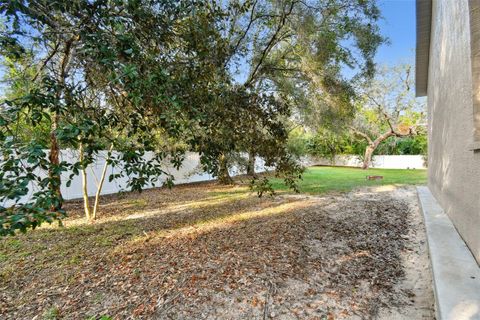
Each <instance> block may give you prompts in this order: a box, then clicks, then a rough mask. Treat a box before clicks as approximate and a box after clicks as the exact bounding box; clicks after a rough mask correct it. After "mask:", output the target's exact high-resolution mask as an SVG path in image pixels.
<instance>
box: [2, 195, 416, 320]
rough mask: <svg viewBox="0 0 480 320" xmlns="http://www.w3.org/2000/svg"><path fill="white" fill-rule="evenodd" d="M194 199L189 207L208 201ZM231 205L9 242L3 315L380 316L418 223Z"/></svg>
mask: <svg viewBox="0 0 480 320" xmlns="http://www.w3.org/2000/svg"><path fill="white" fill-rule="evenodd" d="M187 191H188V190H187ZM191 191H192V192H195V189H193V190H191ZM196 193H197V195H199V194H201V192H200V191H198V190H197V192H196ZM187 194H188V195H186V196H185V198H181V196H179V195H181V193H178V194H177V195H176V196H177V199H176V202H177V204H178V203H183V202H189V201H193V202H194V201H197V199H195V197H194V196H193V195H191V193H190V192H187ZM151 195H152V194H147V195H146V197H150V196H151ZM201 196H202V195H201ZM216 196H217V195H214V196H213V197H216ZM227 198H228V197H227ZM217 200H218V199H217ZM230 200H231V199H230ZM230 200H229V199H227V200H226V201H224V202H222V201H219V202H217V203H215V204H214V205H207V206H194V205H192V206H189V207H187V208H186V209H182V210H172V211H169V212H163V213H161V214H153V215H149V216H146V217H140V216H141V212H139V214H140V215H139V216H138V217H136V218H133V219H127V220H125V219H123V220H122V219H120V220H117V221H105V222H100V223H97V224H94V225H81V226H73V227H67V228H61V229H42V230H37V231H35V232H32V233H30V234H27V235H24V236H20V237H18V238H16V239H14V240H15V241H17V247H16V248H14V247H12V243H9V244H8V243H7V242H8V241H10V242H11V241H12V239H10V240H8V239H7V240H3V242H4V243H3V244H2V247H1V251H0V252H2V253H4V254H6V255H7V256H8V259H7V260H6V261H3V262H0V267H1V270H2V274H1V276H2V282H3V283H4V286H5V289H4V290H2V294H1V296H0V297H1V302H2V306H3V307H2V310H0V314H5V315H6V318H7V319H8V318H12V319H13V318H18V316H19V315H22V317H23V316H27V317H33V316H35V315H38V314H40V315H41V314H42V313H43V312H45V311H46V310H48V309H49V308H51V307H52V306H56V307H57V308H58V309H59V312H60V315H61V316H63V317H65V318H71V319H79V318H85V317H86V316H98V315H101V314H108V315H111V316H117V317H118V318H126V317H130V316H133V317H137V318H151V317H158V318H190V319H191V318H200V317H202V316H205V315H206V316H207V317H209V318H253V317H260V316H262V314H264V313H265V312H268V314H269V315H270V314H272V313H273V314H274V315H283V316H285V317H313V316H318V317H323V316H327V315H328V314H329V313H331V312H334V313H335V314H342V312H343V313H344V314H345V315H346V316H347V315H352V314H354V313H358V314H360V315H368V314H371V313H372V312H375V308H377V307H378V304H379V303H387V302H389V301H390V300H388V293H389V292H390V291H391V290H392V287H393V283H394V282H395V281H397V280H398V278H400V277H401V266H400V258H399V252H398V251H399V250H400V249H401V247H402V246H401V240H402V238H401V237H400V236H401V234H402V233H403V232H405V228H406V225H407V224H406V223H404V222H405V221H404V220H405V218H404V216H405V214H404V211H402V210H405V208H402V206H401V204H400V205H399V207H398V208H393V209H392V208H390V207H389V205H388V204H384V203H383V202H382V201H373V202H368V201H356V202H355V203H348V202H346V203H345V204H339V203H337V200H338V199H327V198H326V199H325V200H321V199H318V198H316V199H306V198H303V199H302V198H299V197H296V198H289V197H280V198H273V199H271V198H263V199H259V198H257V197H255V196H253V195H251V196H248V197H245V198H240V199H236V200H234V201H230ZM200 201H202V203H203V202H204V201H205V199H200ZM147 202H148V203H149V204H150V206H151V205H152V203H155V201H154V200H151V199H149V200H148V201H147ZM119 206H121V204H119ZM154 209H155V208H151V207H150V208H149V210H150V211H151V210H154ZM387 209H388V210H387ZM338 212H342V215H340V216H339V215H338ZM124 216H125V215H123V216H122V217H124ZM127 216H128V215H127ZM402 225H403V226H405V227H402ZM374 234H375V235H374ZM379 240H381V241H383V242H381V241H379ZM319 248H320V249H319ZM399 266H400V267H399ZM372 280H374V281H373V282H372ZM385 297H387V298H385Z"/></svg>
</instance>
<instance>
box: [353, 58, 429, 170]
mask: <svg viewBox="0 0 480 320" xmlns="http://www.w3.org/2000/svg"><path fill="white" fill-rule="evenodd" d="M413 81H414V80H413V70H412V67H411V66H410V65H408V64H399V65H397V66H393V67H383V68H382V69H381V70H380V72H379V73H378V75H377V76H376V77H375V79H374V80H373V81H371V82H369V83H368V84H366V85H365V86H364V87H363V88H362V89H361V91H362V94H361V96H360V99H359V100H358V108H359V110H358V111H357V116H356V117H355V119H354V121H353V125H352V126H351V127H350V129H351V130H352V132H353V133H354V134H355V135H357V136H359V137H361V138H363V139H365V141H366V142H367V146H366V149H365V153H364V157H363V166H362V168H363V169H368V167H369V166H370V164H371V161H372V155H373V153H374V152H375V150H376V149H377V148H378V146H379V145H380V144H381V143H383V142H384V141H386V140H387V139H389V138H390V137H398V138H401V137H411V136H413V135H415V134H416V132H417V127H418V126H419V125H421V124H422V123H423V122H424V120H425V119H424V116H425V114H424V112H423V111H424V109H425V106H424V103H423V102H422V101H419V100H417V99H416V98H415V93H414V89H413V88H414V87H413V84H414V83H413Z"/></svg>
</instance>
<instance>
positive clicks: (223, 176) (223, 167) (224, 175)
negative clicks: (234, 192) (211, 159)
mask: <svg viewBox="0 0 480 320" xmlns="http://www.w3.org/2000/svg"><path fill="white" fill-rule="evenodd" d="M218 182H220V183H221V184H232V183H233V180H232V177H230V173H229V172H228V164H227V158H226V156H225V154H223V153H222V154H220V157H219V159H218Z"/></svg>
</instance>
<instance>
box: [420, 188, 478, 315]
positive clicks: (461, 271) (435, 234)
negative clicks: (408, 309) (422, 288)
mask: <svg viewBox="0 0 480 320" xmlns="http://www.w3.org/2000/svg"><path fill="white" fill-rule="evenodd" d="M417 193H418V198H419V201H420V205H421V209H422V212H423V217H424V221H425V229H426V232H427V243H428V249H429V256H430V261H431V266H432V274H433V285H434V292H435V310H436V314H437V319H438V320H444V319H448V320H453V319H455V320H467V319H468V320H477V319H478V320H480V267H479V266H478V265H477V263H476V261H475V259H474V258H473V255H472V253H471V252H470V250H469V249H468V247H467V246H466V244H465V242H464V241H463V239H462V238H461V237H460V235H459V234H458V232H457V230H456V229H455V227H454V226H453V224H452V222H451V221H450V219H449V218H448V216H447V215H446V214H445V212H444V211H443V209H442V208H441V207H440V205H439V204H438V203H437V201H436V200H435V198H434V196H433V195H432V193H431V192H430V190H429V189H428V188H427V187H417Z"/></svg>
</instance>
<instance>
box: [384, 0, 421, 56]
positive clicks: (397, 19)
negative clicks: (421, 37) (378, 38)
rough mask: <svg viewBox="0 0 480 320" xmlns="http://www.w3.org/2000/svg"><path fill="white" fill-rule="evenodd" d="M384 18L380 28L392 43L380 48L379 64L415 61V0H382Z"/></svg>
mask: <svg viewBox="0 0 480 320" xmlns="http://www.w3.org/2000/svg"><path fill="white" fill-rule="evenodd" d="M379 7H380V10H381V11H382V15H383V20H382V21H381V22H380V25H379V26H380V30H381V33H382V34H383V35H384V36H387V37H388V38H389V40H390V45H383V46H382V47H380V48H379V50H378V53H377V56H376V60H377V63H378V64H395V63H397V62H399V61H404V62H406V61H410V62H413V61H414V58H415V0H380V1H379Z"/></svg>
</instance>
